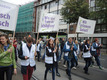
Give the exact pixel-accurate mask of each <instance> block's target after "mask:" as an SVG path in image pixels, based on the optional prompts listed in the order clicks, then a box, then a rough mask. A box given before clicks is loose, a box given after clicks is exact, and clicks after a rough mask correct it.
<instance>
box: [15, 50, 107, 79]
mask: <svg viewBox="0 0 107 80" xmlns="http://www.w3.org/2000/svg"><path fill="white" fill-rule="evenodd" d="M43 52H44V50H42V55H43ZM106 58H107V55H102V56H101V63H102V66H103V67H104V69H103V70H100V69H99V68H98V66H97V65H96V62H95V65H94V66H93V67H90V68H89V73H90V75H86V74H84V71H83V67H84V65H85V64H84V60H83V59H79V65H78V68H77V70H73V69H72V70H71V72H72V79H73V80H106V78H107V62H106ZM62 63H63V61H61V62H60V63H59V73H60V74H61V77H57V76H56V80H68V76H67V75H66V72H65V69H66V68H64V67H63V64H62ZM19 64H20V59H19V60H18V75H16V76H14V77H13V80H16V79H17V78H18V80H22V75H21V73H20V65H19ZM44 73H45V63H44V62H43V61H42V60H41V62H38V61H36V70H35V71H34V73H33V78H32V80H36V79H37V80H43V78H44ZM34 78H35V79H34ZM47 79H48V80H52V73H49V72H48V76H47Z"/></svg>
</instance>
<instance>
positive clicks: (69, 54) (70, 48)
mask: <svg viewBox="0 0 107 80" xmlns="http://www.w3.org/2000/svg"><path fill="white" fill-rule="evenodd" d="M76 50H77V47H76V45H75V44H74V43H73V41H72V38H71V37H70V38H68V41H67V42H66V43H65V45H64V48H63V51H64V52H65V54H66V60H67V69H66V73H67V75H68V76H69V80H72V78H71V68H72V67H74V58H73V57H74V51H76Z"/></svg>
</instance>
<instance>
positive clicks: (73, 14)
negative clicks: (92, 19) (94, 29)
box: [61, 0, 89, 24]
mask: <svg viewBox="0 0 107 80" xmlns="http://www.w3.org/2000/svg"><path fill="white" fill-rule="evenodd" d="M64 1H65V3H64V7H62V9H61V15H62V18H63V19H64V21H65V22H67V23H69V24H70V23H77V22H78V18H79V16H81V17H84V18H88V16H89V4H88V2H87V1H86V0H64Z"/></svg>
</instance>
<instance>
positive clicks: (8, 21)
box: [0, 1, 19, 31]
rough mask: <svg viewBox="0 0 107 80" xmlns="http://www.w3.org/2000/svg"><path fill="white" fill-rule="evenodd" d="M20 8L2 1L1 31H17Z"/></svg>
mask: <svg viewBox="0 0 107 80" xmlns="http://www.w3.org/2000/svg"><path fill="white" fill-rule="evenodd" d="M18 10H19V6H17V5H14V4H11V3H8V2H4V1H0V29H2V30H9V31H15V28H16V23H17V16H18Z"/></svg>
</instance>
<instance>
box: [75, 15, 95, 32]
mask: <svg viewBox="0 0 107 80" xmlns="http://www.w3.org/2000/svg"><path fill="white" fill-rule="evenodd" d="M95 25H96V21H94V20H88V19H84V18H82V17H79V20H78V24H77V29H76V32H77V33H84V34H93V33H94V29H95Z"/></svg>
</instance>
